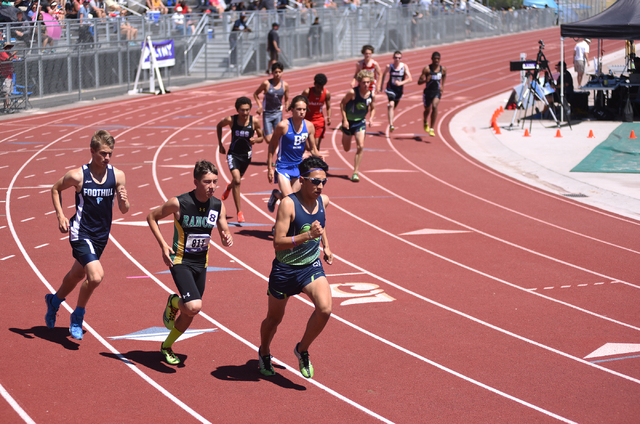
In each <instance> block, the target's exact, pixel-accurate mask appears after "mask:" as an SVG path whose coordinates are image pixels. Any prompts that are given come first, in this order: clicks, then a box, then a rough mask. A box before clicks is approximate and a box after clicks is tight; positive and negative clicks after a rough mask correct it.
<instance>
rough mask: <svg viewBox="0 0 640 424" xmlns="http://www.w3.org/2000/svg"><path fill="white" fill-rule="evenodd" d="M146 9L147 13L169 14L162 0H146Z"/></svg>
mask: <svg viewBox="0 0 640 424" xmlns="http://www.w3.org/2000/svg"><path fill="white" fill-rule="evenodd" d="M147 7H148V8H149V11H153V12H160V13H161V14H163V15H166V14H167V13H168V12H169V9H167V6H165V5H164V3H162V0H147Z"/></svg>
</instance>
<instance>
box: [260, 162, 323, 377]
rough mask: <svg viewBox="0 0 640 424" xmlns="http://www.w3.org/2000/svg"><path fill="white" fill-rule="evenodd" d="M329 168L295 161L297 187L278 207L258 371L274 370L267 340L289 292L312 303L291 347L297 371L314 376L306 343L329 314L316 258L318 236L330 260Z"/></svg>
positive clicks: (285, 303) (274, 327)
mask: <svg viewBox="0 0 640 424" xmlns="http://www.w3.org/2000/svg"><path fill="white" fill-rule="evenodd" d="M328 171H329V167H328V166H327V164H326V163H325V162H324V161H323V160H322V159H320V158H316V157H308V158H306V159H305V160H303V161H302V163H301V164H300V165H299V172H300V177H299V180H300V190H299V191H297V192H295V193H292V194H290V195H289V196H287V197H285V198H284V199H283V200H282V202H281V203H280V206H279V207H278V217H277V218H276V228H275V236H274V238H273V247H274V248H275V251H276V258H275V259H274V260H273V264H272V268H271V274H270V275H269V289H268V290H267V295H268V296H269V306H268V308H269V309H268V312H267V317H266V318H265V319H264V321H262V325H261V326H260V342H261V345H260V348H259V349H258V364H259V365H258V366H259V370H260V373H262V374H263V375H266V376H269V375H274V374H275V371H274V369H273V366H272V365H271V353H270V352H271V351H270V348H269V347H270V346H271V341H272V340H273V336H275V334H276V331H277V329H278V325H279V324H280V322H281V321H282V318H283V317H284V310H285V307H286V306H287V301H288V300H289V298H290V297H291V296H294V295H296V294H299V293H301V292H304V293H305V294H306V295H307V296H309V299H311V301H312V302H313V304H314V305H315V310H314V312H313V313H312V314H311V317H310V318H309V321H308V322H307V327H306V330H305V332H304V335H303V336H302V339H301V340H300V342H299V343H298V344H297V345H296V346H295V348H294V350H293V352H294V353H295V355H296V358H297V359H298V363H299V366H300V372H301V373H302V375H303V376H304V377H306V378H312V377H313V366H312V365H311V362H310V361H309V352H308V351H309V346H311V343H313V341H314V340H315V339H316V338H317V337H318V336H319V335H320V333H321V332H322V330H323V329H324V327H325V325H326V324H327V321H329V317H330V316H331V288H330V287H329V282H328V281H327V277H325V274H324V270H323V268H322V262H321V261H320V241H322V245H323V246H324V260H325V262H326V263H328V264H329V265H331V263H332V262H333V254H332V253H331V249H329V240H328V238H327V232H326V227H325V210H326V209H327V207H328V206H329V197H328V196H327V195H326V194H322V190H323V188H324V186H325V185H326V184H327V172H328Z"/></svg>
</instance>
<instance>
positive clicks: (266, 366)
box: [258, 348, 276, 377]
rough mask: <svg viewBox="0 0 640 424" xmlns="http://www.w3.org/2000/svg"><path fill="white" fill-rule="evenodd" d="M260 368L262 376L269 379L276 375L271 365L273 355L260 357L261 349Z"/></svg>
mask: <svg viewBox="0 0 640 424" xmlns="http://www.w3.org/2000/svg"><path fill="white" fill-rule="evenodd" d="M258 367H259V369H260V374H262V375H266V376H267V377H268V376H271V375H276V371H275V370H274V369H273V365H271V355H264V356H262V355H260V348H258Z"/></svg>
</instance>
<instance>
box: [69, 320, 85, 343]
mask: <svg viewBox="0 0 640 424" xmlns="http://www.w3.org/2000/svg"><path fill="white" fill-rule="evenodd" d="M82 321H83V319H82V317H79V316H77V315H76V314H71V327H69V332H70V333H71V337H73V338H74V339H76V340H82Z"/></svg>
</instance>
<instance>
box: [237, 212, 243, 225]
mask: <svg viewBox="0 0 640 424" xmlns="http://www.w3.org/2000/svg"><path fill="white" fill-rule="evenodd" d="M243 222H244V214H243V213H242V212H238V223H240V224H242V223H243Z"/></svg>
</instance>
